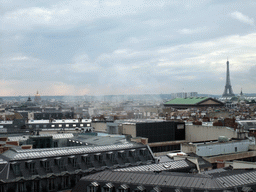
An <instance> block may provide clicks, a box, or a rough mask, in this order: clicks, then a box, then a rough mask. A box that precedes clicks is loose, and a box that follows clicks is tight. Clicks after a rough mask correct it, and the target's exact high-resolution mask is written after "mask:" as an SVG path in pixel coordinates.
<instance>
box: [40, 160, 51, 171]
mask: <svg viewBox="0 0 256 192" xmlns="http://www.w3.org/2000/svg"><path fill="white" fill-rule="evenodd" d="M41 164H42V166H43V168H44V169H45V171H50V162H49V161H47V159H42V160H41Z"/></svg>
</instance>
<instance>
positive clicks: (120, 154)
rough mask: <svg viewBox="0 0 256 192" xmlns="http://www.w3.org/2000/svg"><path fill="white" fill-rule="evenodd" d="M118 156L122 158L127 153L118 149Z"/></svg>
mask: <svg viewBox="0 0 256 192" xmlns="http://www.w3.org/2000/svg"><path fill="white" fill-rule="evenodd" d="M118 156H119V157H121V158H125V157H126V154H125V152H124V151H118Z"/></svg>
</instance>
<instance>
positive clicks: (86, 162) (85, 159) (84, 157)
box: [82, 154, 91, 165]
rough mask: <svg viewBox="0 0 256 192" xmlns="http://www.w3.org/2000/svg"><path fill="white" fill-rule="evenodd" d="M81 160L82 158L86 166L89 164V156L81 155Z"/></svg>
mask: <svg viewBox="0 0 256 192" xmlns="http://www.w3.org/2000/svg"><path fill="white" fill-rule="evenodd" d="M82 158H83V161H84V162H85V164H86V165H90V164H91V159H90V156H89V155H88V154H84V155H82Z"/></svg>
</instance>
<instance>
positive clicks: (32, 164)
mask: <svg viewBox="0 0 256 192" xmlns="http://www.w3.org/2000/svg"><path fill="white" fill-rule="evenodd" d="M35 165H36V162H34V161H32V160H30V161H27V162H26V166H27V168H28V169H29V171H30V172H31V173H32V174H34V173H36V169H35Z"/></svg>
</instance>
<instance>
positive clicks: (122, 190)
mask: <svg viewBox="0 0 256 192" xmlns="http://www.w3.org/2000/svg"><path fill="white" fill-rule="evenodd" d="M128 191H129V186H128V185H126V184H122V185H121V186H120V187H119V188H118V192H128Z"/></svg>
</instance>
